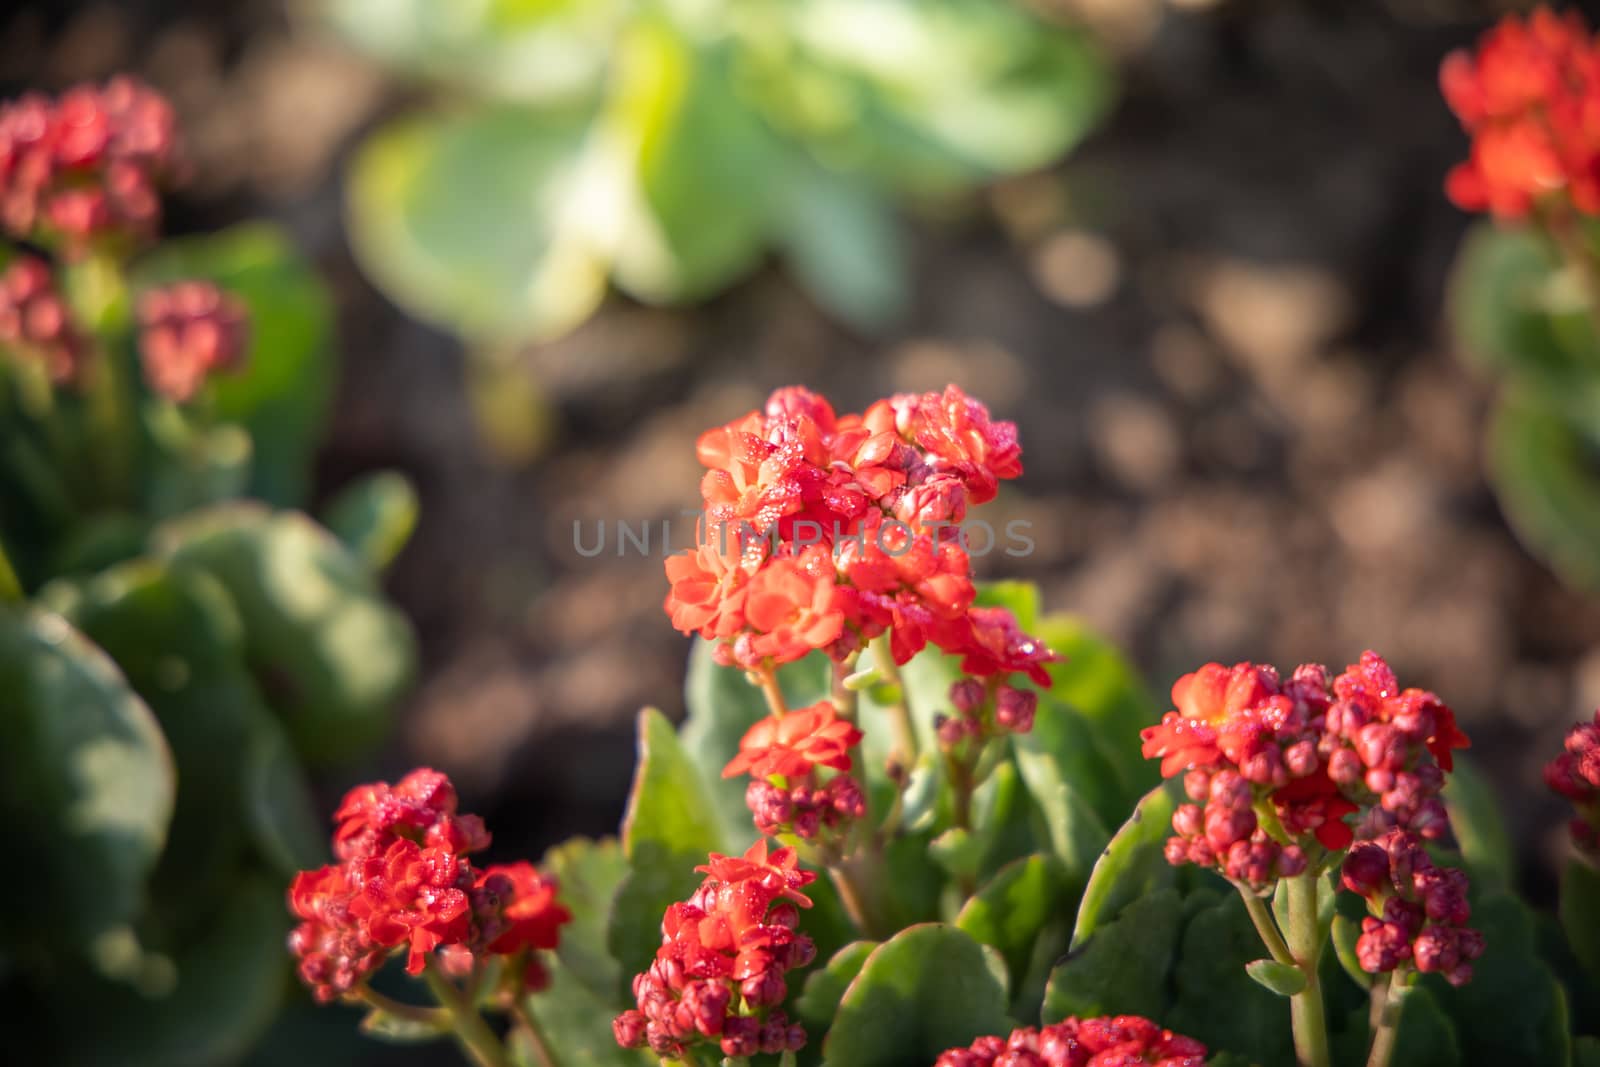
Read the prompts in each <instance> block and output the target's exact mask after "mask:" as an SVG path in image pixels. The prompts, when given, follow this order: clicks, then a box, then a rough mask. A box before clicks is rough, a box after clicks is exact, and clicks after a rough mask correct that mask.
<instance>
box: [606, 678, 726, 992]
mask: <svg viewBox="0 0 1600 1067" xmlns="http://www.w3.org/2000/svg"><path fill="white" fill-rule="evenodd" d="M721 851H723V837H722V827H721V824H720V823H719V822H718V820H717V816H716V813H715V809H714V808H713V807H712V797H711V794H710V791H709V789H708V788H707V786H706V782H705V779H704V778H702V777H701V774H700V771H699V769H698V768H697V767H696V766H695V764H694V761H693V760H692V759H690V757H689V754H688V753H687V752H686V751H684V748H683V746H682V745H681V744H680V743H679V742H678V735H677V732H676V731H675V730H673V728H672V724H671V723H670V722H668V721H667V719H666V716H664V715H662V714H661V713H660V712H659V711H656V710H655V709H654V708H646V709H645V710H643V711H641V712H640V713H639V763H638V767H637V769H636V770H635V772H634V778H633V789H632V791H631V792H630V793H629V794H628V810H627V813H626V814H625V815H624V816H623V818H622V852H623V855H624V856H626V857H627V860H628V870H629V873H628V876H627V878H626V879H624V881H623V883H622V886H621V888H620V889H619V890H618V891H617V896H616V901H615V904H614V905H613V907H612V911H611V926H610V930H609V932H608V934H607V944H608V946H609V947H610V949H611V955H612V956H614V957H615V958H616V960H617V962H618V963H619V964H620V965H621V969H620V971H619V972H618V976H619V983H620V984H621V985H623V986H625V985H626V984H627V983H628V982H631V981H632V979H633V976H634V975H635V974H637V973H639V972H640V971H643V970H644V969H645V968H646V967H647V966H649V964H650V961H651V959H653V958H654V956H655V952H656V949H657V948H659V947H660V945H661V916H662V913H663V912H665V911H666V909H667V906H668V905H669V904H671V903H673V902H674V901H678V900H685V899H687V898H688V897H689V894H691V893H693V892H694V890H695V887H696V886H698V885H699V884H700V881H701V879H700V875H698V874H696V873H695V870H694V869H695V867H696V866H698V865H700V864H703V863H705V862H706V856H707V854H709V853H711V852H721Z"/></svg>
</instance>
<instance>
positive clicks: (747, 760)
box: [722, 700, 861, 778]
mask: <svg viewBox="0 0 1600 1067" xmlns="http://www.w3.org/2000/svg"><path fill="white" fill-rule="evenodd" d="M860 743H861V731H860V730H859V729H857V728H856V726H855V724H853V723H850V722H847V721H846V720H844V719H841V718H839V713H838V711H837V710H836V709H835V708H834V706H833V704H832V702H831V701H827V700H824V701H821V702H820V703H817V704H813V705H812V706H811V707H809V708H800V709H799V710H797V711H791V712H789V713H788V714H786V715H783V716H778V715H769V716H768V717H767V718H765V719H762V720H761V721H760V722H758V723H756V724H755V725H754V726H752V727H750V729H749V730H747V731H745V735H744V737H743V738H741V739H740V741H739V754H738V755H737V756H735V757H733V759H731V760H729V761H728V765H727V766H726V767H724V768H722V776H723V777H724V778H732V777H734V776H735V775H740V774H749V775H752V776H754V777H757V778H770V777H773V776H775V775H776V776H781V777H784V778H792V777H799V776H801V775H806V774H810V773H811V771H812V770H813V769H814V768H817V767H831V768H833V769H834V770H838V771H848V770H849V769H850V750H851V749H852V748H854V747H855V746H856V745H858V744H860Z"/></svg>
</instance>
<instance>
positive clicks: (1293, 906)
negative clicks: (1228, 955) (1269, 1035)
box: [1286, 871, 1333, 1067]
mask: <svg viewBox="0 0 1600 1067" xmlns="http://www.w3.org/2000/svg"><path fill="white" fill-rule="evenodd" d="M1287 884H1288V890H1287V892H1288V912H1289V929H1288V935H1287V938H1286V942H1287V947H1288V949H1289V953H1290V955H1291V956H1292V958H1293V960H1294V965H1295V966H1296V967H1298V968H1300V973H1302V974H1303V975H1305V979H1306V987H1305V989H1303V990H1301V991H1300V992H1298V993H1296V994H1295V995H1294V996H1293V997H1291V998H1290V1000H1289V1014H1290V1019H1291V1021H1292V1023H1293V1026H1294V1051H1295V1058H1296V1059H1297V1060H1298V1061H1299V1063H1300V1067H1330V1065H1331V1064H1332V1062H1333V1059H1332V1055H1331V1053H1330V1052H1329V1049H1328V1022H1327V1018H1326V1016H1325V1014H1324V1012H1323V1007H1322V986H1321V985H1320V983H1319V982H1318V981H1317V965H1318V964H1319V963H1320V962H1321V960H1322V945H1323V941H1324V937H1323V934H1322V925H1321V923H1320V921H1319V920H1318V915H1317V904H1318V900H1317V898H1318V895H1319V894H1320V891H1321V880H1320V879H1319V878H1318V877H1317V875H1316V874H1315V873H1314V872H1312V871H1306V872H1305V873H1303V874H1299V875H1296V876H1295V877H1293V878H1290V879H1288V880H1287Z"/></svg>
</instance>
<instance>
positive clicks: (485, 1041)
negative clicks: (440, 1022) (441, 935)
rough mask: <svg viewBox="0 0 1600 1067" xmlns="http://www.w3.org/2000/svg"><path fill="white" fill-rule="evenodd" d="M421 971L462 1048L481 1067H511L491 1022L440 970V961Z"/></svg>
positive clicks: (430, 962) (429, 962)
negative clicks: (490, 1027)
mask: <svg viewBox="0 0 1600 1067" xmlns="http://www.w3.org/2000/svg"><path fill="white" fill-rule="evenodd" d="M422 973H423V979H424V980H425V981H426V982H427V983H428V988H429V989H431V990H433V995H434V996H435V997H436V998H437V999H438V1001H439V1006H440V1007H442V1008H443V1009H444V1010H445V1012H446V1013H448V1014H449V1016H450V1024H451V1028H452V1029H453V1030H454V1032H455V1037H456V1043H457V1044H459V1045H460V1046H461V1051H463V1052H465V1053H466V1054H467V1057H468V1058H469V1059H471V1060H472V1062H473V1063H475V1064H477V1065H478V1067H512V1063H511V1060H510V1058H509V1057H507V1056H506V1050H505V1048H504V1047H503V1046H501V1044H500V1039H499V1038H498V1037H496V1036H495V1035H494V1031H493V1030H491V1029H489V1024H488V1023H486V1022H484V1021H483V1016H481V1015H479V1014H478V1010H477V1009H476V1008H474V1007H473V1006H472V1005H471V1004H470V1003H468V1002H467V998H466V996H465V995H464V994H463V993H462V992H461V990H460V989H458V988H456V984H455V983H454V982H452V981H451V980H450V978H449V976H447V975H446V974H445V973H444V972H443V971H441V970H439V966H438V964H437V963H436V962H434V961H433V960H429V961H428V967H427V970H425V971H423V972H422Z"/></svg>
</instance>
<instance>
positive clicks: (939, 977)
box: [823, 923, 1009, 1067]
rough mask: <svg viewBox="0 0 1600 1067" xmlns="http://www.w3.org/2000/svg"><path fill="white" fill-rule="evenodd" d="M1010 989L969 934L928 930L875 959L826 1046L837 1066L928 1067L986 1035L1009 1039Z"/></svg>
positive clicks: (850, 993) (854, 986) (848, 997)
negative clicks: (942, 1055)
mask: <svg viewBox="0 0 1600 1067" xmlns="http://www.w3.org/2000/svg"><path fill="white" fill-rule="evenodd" d="M1008 1030H1009V1025H1008V1024H1007V1020H1006V990H1005V986H1004V985H1003V984H1002V983H1001V982H1000V981H999V980H998V979H997V978H996V977H995V976H994V975H993V974H992V973H991V972H990V969H989V965H988V963H987V962H986V961H985V959H984V954H983V950H982V947H981V946H980V945H979V944H978V942H976V941H974V940H973V939H972V938H971V937H969V936H968V935H967V934H965V933H964V932H962V931H961V930H959V929H957V928H955V927H952V926H946V925H944V924H942V923H925V924H921V925H917V926H911V927H908V928H907V929H904V930H901V931H900V932H899V933H897V934H896V935H895V936H894V937H892V938H890V939H889V940H888V941H885V942H884V943H883V944H881V945H879V946H878V947H877V948H875V949H873V951H872V954H871V955H870V956H868V957H867V959H866V962H865V964H864V965H863V966H862V968H861V971H860V973H859V974H857V975H856V977H855V979H854V980H853V981H852V982H851V983H850V985H849V988H847V989H846V990H845V993H844V997H843V998H842V999H841V1000H840V1002H839V1011H838V1013H837V1014H836V1015H835V1016H834V1019H833V1026H832V1028H831V1029H830V1030H829V1031H828V1036H827V1038H826V1039H825V1041H824V1043H823V1054H824V1056H825V1057H826V1060H827V1062H828V1063H830V1064H863V1065H865V1064H873V1065H877V1067H926V1065H927V1064H929V1063H932V1062H933V1061H934V1060H935V1059H937V1058H938V1056H939V1053H941V1052H943V1051H944V1050H945V1049H948V1048H951V1047H953V1046H956V1045H965V1044H967V1043H969V1042H970V1041H972V1040H973V1038H976V1037H979V1036H981V1035H983V1034H993V1033H1006V1032H1008Z"/></svg>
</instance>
